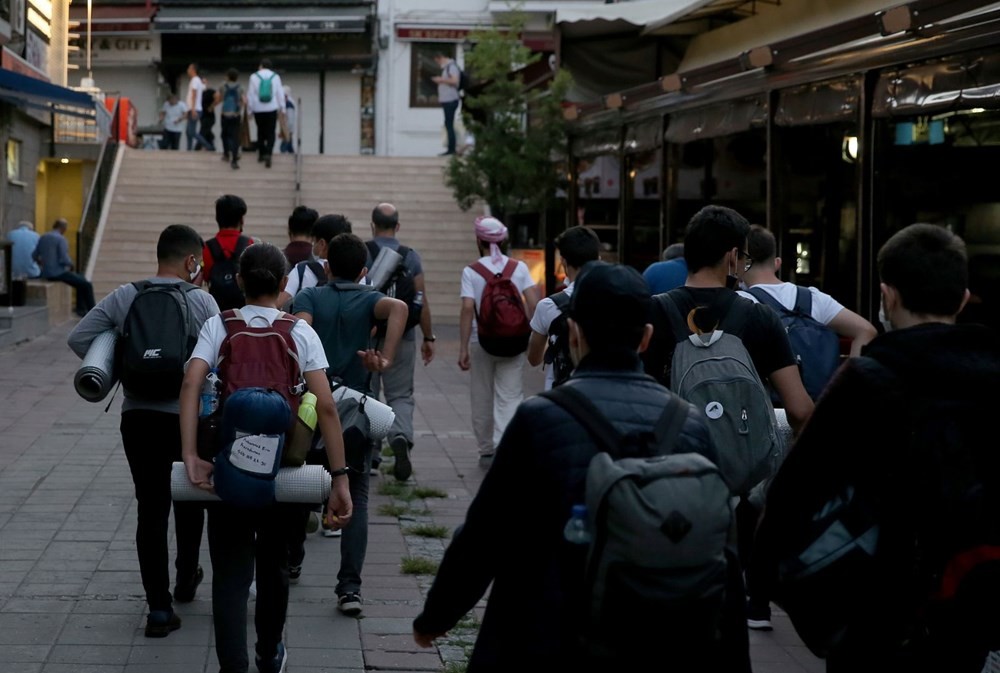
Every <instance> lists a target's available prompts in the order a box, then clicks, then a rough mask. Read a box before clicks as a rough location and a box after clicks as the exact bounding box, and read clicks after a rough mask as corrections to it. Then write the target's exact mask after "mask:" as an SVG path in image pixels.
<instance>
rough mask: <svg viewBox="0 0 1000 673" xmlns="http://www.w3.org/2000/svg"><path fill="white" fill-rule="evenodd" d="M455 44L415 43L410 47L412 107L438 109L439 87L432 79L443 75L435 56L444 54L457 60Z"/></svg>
mask: <svg viewBox="0 0 1000 673" xmlns="http://www.w3.org/2000/svg"><path fill="white" fill-rule="evenodd" d="M455 50H456V47H455V45H454V44H446V43H445V44H443V43H440V42H414V43H413V44H412V45H411V46H410V107H437V106H438V105H439V104H440V103H439V102H438V93H437V92H438V85H437V84H435V83H434V82H432V81H431V77H437V76H438V75H440V74H441V68H440V67H438V64H437V63H436V62H435V61H434V55H435V54H437V53H442V54H444V55H445V56H447V57H448V58H452V59H453V58H455Z"/></svg>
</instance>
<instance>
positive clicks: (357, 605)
mask: <svg viewBox="0 0 1000 673" xmlns="http://www.w3.org/2000/svg"><path fill="white" fill-rule="evenodd" d="M337 609H338V610H340V611H341V612H342V613H343V614H345V615H347V616H348V617H357V616H358V615H360V614H361V594H344V595H343V596H340V597H338V598H337Z"/></svg>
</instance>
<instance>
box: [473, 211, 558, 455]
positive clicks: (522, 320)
mask: <svg viewBox="0 0 1000 673" xmlns="http://www.w3.org/2000/svg"><path fill="white" fill-rule="evenodd" d="M475 232H476V246H477V247H478V248H479V254H480V258H479V260H478V261H476V262H474V263H473V264H471V265H469V266H467V267H465V268H464V269H463V270H462V289H461V297H462V312H461V314H460V315H459V353H458V367H459V369H461V370H462V371H464V372H467V371H469V370H470V369H471V370H472V381H471V383H470V385H469V395H470V401H471V403H472V430H473V432H474V433H475V435H476V444H477V445H478V447H479V458H480V461H482V462H483V463H484V464H485V463H488V462H489V461H490V460H492V458H493V453H494V451H495V450H496V447H497V445H498V444H499V443H500V438H501V437H502V436H503V431H504V428H506V427H507V423H509V422H510V419H511V417H512V416H513V415H514V411H515V410H516V409H517V405H518V404H520V403H521V399H522V398H523V397H524V392H523V386H524V381H523V372H524V360H525V357H524V352H525V350H527V348H528V338H529V337H530V335H531V325H530V322H531V318H532V316H533V315H534V313H535V306H536V305H537V304H538V295H539V292H538V286H537V285H536V284H535V280H534V279H533V278H532V277H531V272H529V271H528V266H527V265H526V264H525V263H524V262H521V261H518V260H515V259H511V258H509V257H507V255H506V251H507V245H508V241H507V227H505V226H504V224H503V223H502V222H501V221H500V220H498V219H496V218H495V217H485V216H481V217H478V218H476V221H475Z"/></svg>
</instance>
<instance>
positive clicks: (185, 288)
mask: <svg viewBox="0 0 1000 673" xmlns="http://www.w3.org/2000/svg"><path fill="white" fill-rule="evenodd" d="M177 287H179V288H180V289H181V292H182V293H184V294H185V295H186V294H187V293H188V292H194V291H195V290H200V289H201V288H199V287H198V286H197V285H194V284H192V283H187V282H183V281H182V282H181V283H179V284H178V285H177Z"/></svg>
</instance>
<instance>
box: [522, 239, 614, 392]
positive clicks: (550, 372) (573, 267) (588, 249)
mask: <svg viewBox="0 0 1000 673" xmlns="http://www.w3.org/2000/svg"><path fill="white" fill-rule="evenodd" d="M556 250H558V251H559V257H560V258H561V259H562V263H563V267H564V269H565V271H566V280H567V281H569V284H568V285H567V286H566V289H564V290H563V291H562V292H561V293H560V294H563V295H565V296H566V297H567V298H568V297H570V296H572V295H573V285H574V284H575V282H576V279H577V276H578V275H579V273H580V270H581V269H582V268H583V266H584V265H585V264H586V263H587V262H593V261H594V260H596V259H599V258H600V254H601V241H600V239H598V238H597V234H595V233H594V232H593V230H591V229H588V228H587V227H583V226H576V227H570V228H569V229H567V230H566V231H564V232H563V233H561V234H559V237H558V238H556ZM562 313H563V312H562V311H561V310H560V309H559V307H558V306H556V302H555V295H553V296H552V297H546V298H545V299H543V300H541V301H540V302H538V307H537V308H536V309H535V315H534V316H532V318H531V339H530V340H529V341H528V364H530V365H531V366H532V367H537V366H538V365H540V364H542V361H543V359H544V358H545V350H546V347H549V348H552V347H556V344H555V343H554V342H552V337H554V336H555V335H551V334H549V330H550V327H551V326H552V322H553V321H554V320H555V319H556V318H558V317H559V316H560V315H562ZM558 347H559V348H562V347H563V345H562V344H560V345H559V346H558ZM554 381H555V367H554V366H548V367H546V371H545V389H546V390H549V389H551V388H552V384H553V383H554Z"/></svg>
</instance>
